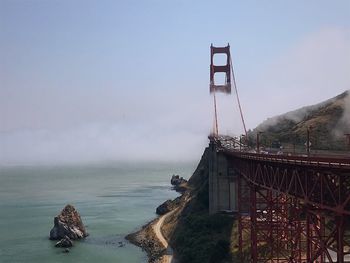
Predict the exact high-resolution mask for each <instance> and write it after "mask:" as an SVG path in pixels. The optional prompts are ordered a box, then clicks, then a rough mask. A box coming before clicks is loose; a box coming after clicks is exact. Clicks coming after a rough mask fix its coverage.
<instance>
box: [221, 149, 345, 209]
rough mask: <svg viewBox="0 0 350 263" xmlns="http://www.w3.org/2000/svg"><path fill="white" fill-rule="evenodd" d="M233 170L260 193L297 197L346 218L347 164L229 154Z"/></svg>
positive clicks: (336, 161) (343, 162)
mask: <svg viewBox="0 0 350 263" xmlns="http://www.w3.org/2000/svg"><path fill="white" fill-rule="evenodd" d="M227 154H228V156H229V157H230V159H231V162H232V163H233V166H234V167H235V169H237V170H238V171H239V173H240V174H241V175H242V176H243V177H244V178H245V179H246V180H248V181H250V182H251V183H253V184H255V185H257V186H259V187H262V188H264V189H268V190H272V191H275V192H280V193H285V194H287V195H289V196H294V197H297V198H298V199H299V200H301V201H302V202H303V203H305V204H309V205H312V206H314V207H318V208H320V209H324V210H327V211H329V212H333V213H336V214H340V215H350V165H348V164H350V160H349V159H346V158H344V159H333V158H325V159H316V160H317V161H316V160H315V159H314V160H310V158H304V157H295V156H293V157H291V156H271V155H270V156H265V155H260V154H251V153H249V154H247V153H232V152H228V153H227Z"/></svg>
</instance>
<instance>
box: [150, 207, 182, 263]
mask: <svg viewBox="0 0 350 263" xmlns="http://www.w3.org/2000/svg"><path fill="white" fill-rule="evenodd" d="M175 211H176V209H175V210H173V211H171V212H169V213H167V214H165V215H163V216H161V217H160V218H159V220H158V222H157V223H156V224H154V225H153V231H154V233H155V235H156V237H157V238H158V239H159V241H160V242H161V243H162V245H163V246H164V247H165V248H166V253H165V255H164V256H163V262H164V263H175V260H174V258H173V254H174V252H173V249H172V248H171V247H170V246H169V244H168V241H167V240H166V239H165V238H164V236H163V234H162V231H161V227H162V225H163V223H164V220H165V219H166V218H167V217H168V216H170V215H171V214H172V213H174V212H175Z"/></svg>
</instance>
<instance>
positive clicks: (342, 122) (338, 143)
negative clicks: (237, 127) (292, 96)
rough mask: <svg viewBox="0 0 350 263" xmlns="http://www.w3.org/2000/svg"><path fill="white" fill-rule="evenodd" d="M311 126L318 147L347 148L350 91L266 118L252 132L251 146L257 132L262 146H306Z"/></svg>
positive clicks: (319, 148) (322, 148) (318, 148)
mask: <svg viewBox="0 0 350 263" xmlns="http://www.w3.org/2000/svg"><path fill="white" fill-rule="evenodd" d="M307 129H310V141H311V144H312V145H311V148H312V149H315V150H316V149H317V150H346V149H347V144H346V138H345V136H344V134H345V133H350V91H346V92H344V93H342V94H340V95H338V96H336V97H334V98H332V99H329V100H327V101H324V102H322V103H319V104H316V105H312V106H307V107H303V108H300V109H298V110H295V111H291V112H288V113H285V114H282V115H279V116H276V117H273V118H269V119H267V120H265V121H264V122H263V123H261V124H260V125H258V126H257V127H256V128H255V129H254V130H253V131H250V132H249V133H248V136H249V142H250V144H251V145H255V143H256V134H257V132H263V134H261V136H260V138H261V139H260V141H261V145H262V146H265V147H272V148H276V147H280V146H284V148H289V149H292V148H294V145H295V147H296V148H297V149H298V148H299V149H302V148H305V146H304V145H305V143H306V138H307Z"/></svg>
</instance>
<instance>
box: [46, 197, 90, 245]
mask: <svg viewBox="0 0 350 263" xmlns="http://www.w3.org/2000/svg"><path fill="white" fill-rule="evenodd" d="M86 236H88V233H87V232H86V229H85V226H84V224H83V222H82V220H81V218H80V215H79V213H78V211H77V210H76V209H75V208H74V206H72V205H69V204H68V205H66V207H65V208H64V209H63V210H62V211H61V213H60V214H59V215H58V216H56V217H55V218H54V227H53V228H52V229H51V231H50V239H51V240H61V241H60V242H61V243H63V244H68V243H69V242H68V240H69V241H71V240H76V239H81V238H84V237H86ZM67 238H68V240H67ZM66 241H67V242H66Z"/></svg>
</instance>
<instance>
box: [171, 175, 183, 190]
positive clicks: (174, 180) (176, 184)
mask: <svg viewBox="0 0 350 263" xmlns="http://www.w3.org/2000/svg"><path fill="white" fill-rule="evenodd" d="M170 183H171V184H172V185H173V189H174V190H175V191H177V192H180V193H184V192H185V191H186V190H187V180H186V179H184V178H183V177H180V176H179V175H173V176H172V177H171V180H170Z"/></svg>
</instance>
